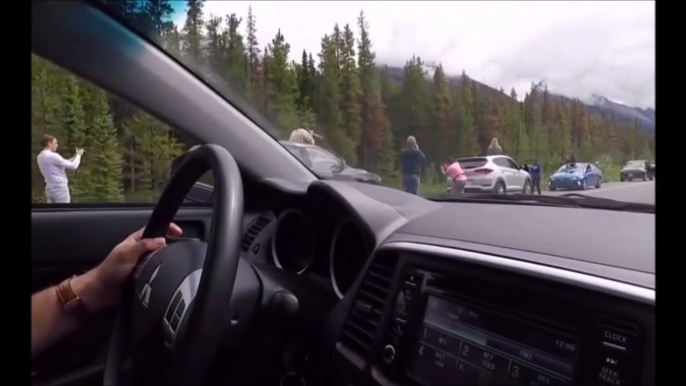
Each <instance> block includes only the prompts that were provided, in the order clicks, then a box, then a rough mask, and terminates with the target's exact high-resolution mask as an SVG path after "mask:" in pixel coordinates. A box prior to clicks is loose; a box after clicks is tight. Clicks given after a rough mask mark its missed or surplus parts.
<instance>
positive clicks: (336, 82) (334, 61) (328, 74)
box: [317, 35, 344, 152]
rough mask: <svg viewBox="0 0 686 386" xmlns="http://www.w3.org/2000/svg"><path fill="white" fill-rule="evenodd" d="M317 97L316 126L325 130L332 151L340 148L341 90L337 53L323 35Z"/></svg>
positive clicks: (329, 40)
mask: <svg viewBox="0 0 686 386" xmlns="http://www.w3.org/2000/svg"><path fill="white" fill-rule="evenodd" d="M319 68H320V73H321V75H320V79H319V83H318V86H319V97H318V99H319V100H318V103H317V117H318V122H317V123H318V124H319V125H320V126H321V127H322V128H323V129H324V130H325V134H326V138H327V141H328V142H329V144H330V145H331V146H332V147H333V149H334V151H337V152H338V151H339V149H340V148H341V147H342V145H341V142H342V141H343V139H342V136H343V134H344V133H343V130H341V121H342V117H341V110H340V105H341V100H342V98H341V89H340V67H339V64H338V53H337V50H336V46H335V44H334V40H333V38H332V37H331V36H329V35H324V37H323V38H322V42H321V51H320V53H319Z"/></svg>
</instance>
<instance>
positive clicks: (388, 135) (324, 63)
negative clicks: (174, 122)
mask: <svg viewBox="0 0 686 386" xmlns="http://www.w3.org/2000/svg"><path fill="white" fill-rule="evenodd" d="M102 3H103V4H105V5H106V7H109V9H110V11H114V12H116V13H117V14H118V15H120V16H121V17H122V19H123V20H125V21H126V22H128V24H129V25H130V26H131V27H133V28H134V29H136V30H138V31H139V32H140V33H142V34H143V35H146V36H147V37H148V38H149V39H150V40H151V41H153V42H154V43H156V44H157V45H158V46H159V47H161V48H162V49H163V50H164V51H166V52H167V53H168V54H170V55H172V56H173V57H175V58H176V59H178V60H179V61H180V62H181V63H183V64H184V65H185V66H187V67H188V68H189V69H190V70H191V71H192V72H194V73H195V74H196V75H197V76H199V77H200V78H202V79H204V80H205V81H206V82H207V83H208V84H210V85H211V86H212V87H213V88H214V89H215V90H217V91H218V92H220V93H221V94H223V95H224V97H225V98H226V99H227V100H228V101H229V102H231V103H232V104H234V105H236V106H237V107H239V109H240V110H241V111H243V112H244V113H245V114H246V115H248V116H249V117H251V118H253V119H252V120H253V121H254V122H258V124H259V125H260V126H262V128H263V129H264V130H266V131H268V132H269V133H270V134H271V135H272V136H273V137H275V138H276V139H277V140H283V141H296V142H301V143H308V144H313V145H314V146H315V148H306V149H305V150H303V152H301V153H297V154H296V153H293V152H292V153H293V154H294V156H296V157H297V158H298V159H300V160H301V161H302V162H303V164H305V165H306V166H307V167H309V168H310V169H311V170H312V171H313V172H314V173H315V174H316V175H317V176H319V177H320V178H337V176H338V175H339V174H346V176H345V177H346V179H347V180H350V179H354V180H357V181H361V182H370V181H371V180H370V178H371V177H370V176H375V177H374V181H381V184H382V185H386V186H390V187H393V188H397V189H404V190H406V191H408V192H411V193H415V194H420V195H424V196H433V195H435V194H437V193H445V192H446V190H449V189H450V187H448V186H446V178H445V176H444V174H443V168H442V166H444V165H445V164H447V163H449V162H451V161H452V160H455V159H459V160H460V161H459V162H460V163H461V166H462V167H463V168H464V169H474V168H478V167H481V166H483V165H484V164H486V160H485V158H480V157H481V156H486V155H498V154H500V155H504V156H508V157H510V158H512V159H513V160H515V161H516V162H517V163H518V164H520V165H521V166H522V170H521V173H519V172H518V173H517V174H512V175H500V174H499V173H502V170H503V168H504V169H507V170H509V169H511V168H512V167H508V168H505V167H504V166H503V167H501V168H498V167H494V168H493V169H494V170H492V171H488V172H486V171H484V173H470V180H469V181H468V182H467V185H465V186H464V187H463V189H464V190H463V191H464V192H488V193H492V192H494V191H498V189H499V188H500V185H498V181H502V183H503V184H504V185H505V187H506V189H505V190H506V191H508V192H509V191H510V190H511V189H512V190H514V191H521V190H522V189H523V188H524V185H525V183H526V181H527V180H526V177H525V173H528V170H529V168H528V166H529V165H532V164H533V163H534V160H536V161H538V164H539V165H540V168H536V169H535V172H532V173H534V174H531V175H530V176H529V178H531V181H532V182H534V183H537V181H541V182H540V185H541V188H542V190H543V191H544V194H560V191H561V190H562V189H563V188H559V189H557V190H556V191H555V192H553V191H552V190H550V189H549V186H548V185H547V181H548V177H549V176H550V175H552V174H553V173H555V171H556V170H558V171H559V170H562V168H559V165H560V164H561V163H563V162H565V161H566V160H568V159H570V157H572V156H574V157H575V159H579V160H580V159H585V160H591V161H596V160H597V161H599V164H600V165H602V168H601V169H602V174H603V175H602V179H603V181H602V183H603V184H602V185H601V183H600V181H591V180H589V181H588V184H589V186H590V187H595V186H598V190H597V192H600V191H601V190H604V189H607V188H610V187H612V186H613V184H619V183H620V182H619V181H620V173H619V170H620V169H621V168H622V165H625V164H626V163H627V162H628V161H629V160H631V159H636V158H639V159H643V158H645V159H654V156H655V140H654V134H655V104H654V71H655V67H654V55H655V45H654V36H655V32H654V27H655V21H654V14H655V11H654V2H632V1H626V2H623V1H617V2H600V3H598V2H551V3H545V2H544V3H541V2H503V3H497V6H496V3H493V2H454V3H453V2H436V3H425V2H422V3H419V2H399V3H394V4H393V5H392V6H391V3H388V2H374V1H365V2H336V1H333V2H289V1H281V2H270V1H259V2H252V3H251V2H228V1H227V2H224V1H197V0H194V1H165V0H157V1H135V2H113V1H103V2H102ZM315 15H316V16H315ZM448 15H450V16H448ZM494 23H495V24H497V25H498V28H495V27H494ZM579 31H583V33H579ZM599 36H602V38H599ZM226 90H230V92H227V91H226ZM243 107H246V108H243ZM260 122H269V125H267V124H264V125H263V124H261V123H260ZM298 130H302V131H298ZM296 131H297V132H296ZM316 148H320V149H322V151H323V150H328V151H331V152H332V153H334V154H337V155H339V156H340V159H341V160H344V161H345V164H346V165H347V166H349V168H341V167H339V168H331V166H332V165H333V164H334V163H335V164H338V157H335V156H333V155H332V154H331V153H329V154H328V155H329V156H326V153H323V152H318V151H317V150H316ZM289 149H290V150H292V149H293V148H292V147H289ZM489 170H490V168H489ZM579 170H580V169H579ZM472 175H473V176H475V177H473V176H472ZM410 177H411V178H410ZM415 177H416V179H415ZM474 178H479V182H478V184H472V182H471V181H475V180H474ZM589 178H590V177H589ZM412 181H418V182H417V183H418V185H417V186H416V187H414V185H413V184H414V182H412ZM646 183H647V184H651V183H653V182H652V181H647V182H646ZM639 185H640V184H635V185H634V186H639ZM461 189H462V188H461ZM627 189H630V188H628V187H627ZM631 189H633V188H631ZM648 191H650V189H643V190H642V191H641V192H639V193H636V194H637V195H643V194H644V193H642V192H648ZM608 192H609V190H608ZM584 194H599V193H594V192H592V191H590V190H589V192H585V193H584ZM608 194H609V193H608ZM646 194H647V193H646ZM607 197H609V198H613V197H614V196H612V195H610V196H607ZM631 197H632V196H631V195H630V194H622V195H617V196H616V198H617V199H620V200H631V199H632V198H631ZM639 200H640V198H639Z"/></svg>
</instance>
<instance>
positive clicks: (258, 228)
mask: <svg viewBox="0 0 686 386" xmlns="http://www.w3.org/2000/svg"><path fill="white" fill-rule="evenodd" d="M269 223H270V220H269V218H267V217H264V216H260V217H258V218H257V220H255V221H254V222H253V223H252V224H250V227H249V228H248V230H247V231H246V232H245V234H243V238H241V251H243V252H247V251H248V250H250V247H251V246H252V243H253V242H254V241H255V238H256V237H257V235H259V234H260V232H262V229H264V227H266V226H267V224H269Z"/></svg>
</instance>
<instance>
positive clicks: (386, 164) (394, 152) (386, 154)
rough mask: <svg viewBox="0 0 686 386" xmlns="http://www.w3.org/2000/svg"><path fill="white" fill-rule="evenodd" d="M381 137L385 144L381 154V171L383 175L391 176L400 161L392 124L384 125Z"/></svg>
mask: <svg viewBox="0 0 686 386" xmlns="http://www.w3.org/2000/svg"><path fill="white" fill-rule="evenodd" d="M381 137H382V144H383V145H382V146H381V151H380V154H379V173H381V175H382V176H390V175H391V174H393V172H394V171H395V170H396V165H397V162H398V149H396V142H395V139H394V138H393V131H392V130H391V126H390V124H387V125H386V127H384V129H383V131H382V136H381Z"/></svg>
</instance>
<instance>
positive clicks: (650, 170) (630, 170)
mask: <svg viewBox="0 0 686 386" xmlns="http://www.w3.org/2000/svg"><path fill="white" fill-rule="evenodd" d="M654 174H655V167H654V166H652V167H651V165H650V164H649V163H648V162H647V161H645V160H632V161H629V162H627V164H626V165H624V167H623V168H622V170H620V171H619V180H620V181H622V182H624V181H633V180H643V181H646V180H648V179H650V180H652V179H653V175H654Z"/></svg>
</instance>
